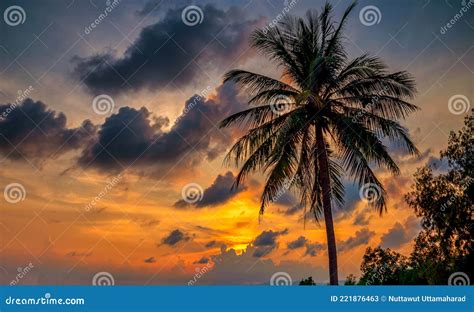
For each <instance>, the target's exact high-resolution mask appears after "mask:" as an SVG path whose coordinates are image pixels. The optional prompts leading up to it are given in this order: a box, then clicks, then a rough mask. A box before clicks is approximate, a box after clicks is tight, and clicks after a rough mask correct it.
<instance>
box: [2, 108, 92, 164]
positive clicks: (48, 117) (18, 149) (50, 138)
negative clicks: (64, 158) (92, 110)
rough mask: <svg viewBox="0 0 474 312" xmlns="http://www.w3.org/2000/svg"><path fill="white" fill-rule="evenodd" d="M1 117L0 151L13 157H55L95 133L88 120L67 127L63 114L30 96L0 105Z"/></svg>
mask: <svg viewBox="0 0 474 312" xmlns="http://www.w3.org/2000/svg"><path fill="white" fill-rule="evenodd" d="M12 105H13V106H12ZM0 116H1V117H0V153H2V154H4V155H5V156H6V157H7V158H10V159H15V160H16V159H18V160H20V159H23V158H26V159H28V160H30V159H33V160H36V159H45V158H54V157H56V156H58V155H60V154H63V153H66V152H68V151H71V150H75V149H79V148H81V147H82V146H84V145H86V144H87V142H88V141H89V140H90V139H91V138H92V136H93V135H94V134H95V132H96V127H95V126H94V125H93V124H92V123H91V122H90V121H89V120H85V121H84V122H83V123H82V126H81V127H78V128H67V126H66V125H67V119H66V115H64V114H63V113H61V112H56V111H54V110H52V109H48V107H47V106H46V104H44V103H42V102H40V101H37V102H35V101H33V100H32V99H26V100H25V101H24V102H23V103H22V104H20V105H17V106H14V104H0Z"/></svg>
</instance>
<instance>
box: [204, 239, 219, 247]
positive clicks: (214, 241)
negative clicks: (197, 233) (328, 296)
mask: <svg viewBox="0 0 474 312" xmlns="http://www.w3.org/2000/svg"><path fill="white" fill-rule="evenodd" d="M216 245H217V241H216V240H211V241H209V242H207V243H206V245H204V246H205V247H206V248H212V247H216Z"/></svg>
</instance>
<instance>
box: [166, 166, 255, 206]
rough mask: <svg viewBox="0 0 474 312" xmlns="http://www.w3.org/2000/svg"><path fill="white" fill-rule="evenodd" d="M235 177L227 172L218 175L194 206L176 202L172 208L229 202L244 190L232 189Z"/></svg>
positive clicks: (241, 187) (243, 187)
mask: <svg viewBox="0 0 474 312" xmlns="http://www.w3.org/2000/svg"><path fill="white" fill-rule="evenodd" d="M234 181H235V177H234V175H233V174H232V172H230V171H228V172H227V173H226V174H224V175H220V174H219V175H218V176H217V177H216V179H215V180H214V182H213V183H212V185H211V186H209V187H208V188H207V189H205V190H204V192H203V195H202V199H201V200H200V201H198V202H196V203H194V204H188V203H187V202H186V201H184V200H182V199H181V200H179V201H177V202H176V203H175V204H174V206H175V207H177V208H185V207H189V206H194V207H196V208H203V207H208V206H217V205H220V204H224V203H225V202H227V201H229V200H230V199H231V198H233V197H234V196H235V195H237V194H238V193H240V192H242V191H244V190H245V189H246V187H245V186H239V188H238V189H232V185H233V184H234Z"/></svg>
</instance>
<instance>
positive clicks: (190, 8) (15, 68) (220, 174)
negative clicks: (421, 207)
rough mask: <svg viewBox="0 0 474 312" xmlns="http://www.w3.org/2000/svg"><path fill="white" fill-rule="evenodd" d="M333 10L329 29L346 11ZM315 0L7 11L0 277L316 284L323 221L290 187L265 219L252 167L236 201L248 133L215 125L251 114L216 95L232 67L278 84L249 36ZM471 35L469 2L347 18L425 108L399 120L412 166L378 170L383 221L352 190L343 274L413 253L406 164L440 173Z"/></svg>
mask: <svg viewBox="0 0 474 312" xmlns="http://www.w3.org/2000/svg"><path fill="white" fill-rule="evenodd" d="M331 3H332V4H333V6H334V17H335V18H336V19H338V18H339V17H340V16H341V14H342V12H343V11H344V9H345V8H346V7H347V6H348V5H349V2H348V1H331ZM323 4H324V2H323V1H315V0H310V1H303V0H298V1H293V2H291V1H283V0H281V1H280V0H277V1H264V0H262V1H256V0H253V1H237V0H233V1H193V2H189V1H159V0H143V1H126V0H121V1H115V2H114V1H113V0H109V1H102V0H90V1H77V0H68V1H59V0H58V1H52V0H45V1H41V2H40V1H20V0H11V1H10V0H6V1H5V0H2V2H1V3H0V12H2V17H3V19H1V20H0V55H1V56H0V112H1V113H2V115H0V116H1V117H2V118H0V187H1V189H2V190H3V191H4V192H3V193H4V196H2V197H0V282H1V283H2V284H10V283H11V282H12V281H16V282H17V283H18V284H56V285H63V284H84V285H88V284H91V283H92V282H93V280H97V279H98V278H103V277H104V276H105V277H106V278H109V276H111V277H112V279H113V281H114V283H115V284H116V285H154V284H165V285H167V284H179V285H185V284H189V283H190V281H192V284H194V285H206V284H221V285H222V284H224V285H226V284H250V285H259V284H268V283H269V282H270V280H271V277H272V276H273V275H274V274H275V273H277V272H286V273H287V274H289V275H290V276H291V279H292V280H293V281H295V282H296V281H299V280H301V279H302V278H306V277H308V276H312V277H313V279H314V280H315V281H317V282H318V283H326V282H327V281H328V273H327V250H326V238H325V237H326V236H325V229H324V224H323V223H320V224H318V223H315V222H311V221H306V222H304V220H303V211H302V209H301V207H299V206H298V205H297V200H296V199H295V197H294V196H293V195H292V194H289V193H284V194H281V196H280V198H279V199H278V201H276V202H275V203H273V204H272V205H271V206H270V207H269V209H267V211H266V213H265V215H264V216H263V217H261V218H259V215H258V210H259V195H260V192H261V190H262V185H263V184H262V182H263V177H262V175H261V174H258V173H257V174H255V175H253V176H252V177H250V178H249V179H248V180H247V181H246V182H245V183H244V185H242V186H241V187H240V188H238V189H237V190H234V191H232V192H231V191H229V189H230V187H231V186H232V183H233V180H234V177H235V175H236V174H237V172H238V168H235V167H228V166H226V165H225V164H224V163H223V160H224V156H225V152H226V151H227V150H228V149H229V148H230V147H231V145H232V142H234V141H235V140H236V139H237V138H238V137H239V136H240V135H242V131H241V130H238V129H229V130H227V129H225V130H223V129H219V128H218V127H217V124H218V122H219V121H220V120H222V119H223V118H224V117H226V116H228V115H229V114H231V113H233V112H237V111H240V110H243V109H245V108H246V107H247V104H246V101H247V100H248V95H246V94H245V92H239V90H238V89H237V88H236V87H235V86H234V85H233V84H230V83H227V84H223V82H222V78H223V75H224V74H225V73H226V72H227V71H228V70H230V69H235V68H240V69H246V70H251V71H253V72H258V73H262V74H265V75H269V76H271V77H275V78H279V77H280V74H281V72H280V70H279V68H278V67H276V66H275V65H274V64H272V63H271V62H270V61H268V60H266V59H265V58H263V57H262V56H261V55H259V54H258V53H257V51H255V50H253V49H252V48H251V47H250V46H249V41H248V40H249V35H250V34H251V32H252V31H253V30H255V29H256V28H258V27H265V26H268V25H270V24H271V23H274V22H273V21H274V20H276V19H277V18H278V15H279V14H283V13H285V12H288V13H286V14H292V15H296V16H303V15H304V14H305V12H306V11H307V10H310V9H313V10H318V9H320V8H321V6H322V5H323ZM463 8H464V11H463ZM367 11H368V13H367ZM104 12H107V14H106V16H105V13H104ZM364 12H365V14H364ZM460 12H462V16H461V15H460ZM101 14H102V16H101ZM456 14H457V17H456ZM448 24H449V25H448ZM473 29H474V8H472V6H471V5H470V4H469V0H467V3H466V1H461V0H459V1H458V0H449V1H448V0H446V1H442V0H440V1H431V0H420V1H411V0H410V1H409V0H399V1H375V0H372V1H359V3H358V5H357V7H356V9H355V10H354V12H353V14H352V15H351V16H350V18H349V22H348V26H347V28H346V29H345V47H346V49H347V51H348V53H349V55H350V56H351V57H357V56H359V55H361V54H364V53H369V54H371V55H377V56H379V57H381V58H382V59H383V60H384V61H385V62H386V63H387V64H388V65H389V67H390V69H391V70H392V71H398V70H407V71H409V72H410V73H411V74H412V75H413V76H414V78H415V80H416V84H417V90H418V92H417V95H416V97H415V99H414V100H413V103H414V104H416V105H418V106H419V107H420V108H421V110H420V111H418V112H417V113H415V114H413V115H411V116H410V117H409V118H408V119H407V120H405V121H403V125H404V126H406V127H407V128H408V129H409V132H410V136H411V138H412V139H413V140H414V142H415V143H416V145H417V147H418V149H419V150H420V155H419V156H407V155H404V154H403V153H401V152H400V151H399V150H398V149H397V148H396V147H393V148H392V150H391V152H392V153H393V154H392V155H393V156H394V158H395V159H396V161H397V162H398V164H399V166H400V168H401V174H400V175H399V176H396V177H393V176H391V175H390V174H389V173H387V172H385V171H383V170H377V171H376V172H377V174H378V176H379V177H380V179H381V181H382V182H383V184H384V186H385V188H386V189H387V192H388V212H387V213H386V214H384V215H382V216H379V215H378V214H377V213H376V212H374V211H373V210H372V209H371V208H370V207H369V206H368V204H367V202H366V201H365V200H363V198H361V196H360V195H359V193H360V192H359V191H360V190H359V188H358V186H356V185H353V184H352V182H351V181H350V180H346V181H345V182H344V184H345V186H346V204H345V206H344V207H342V208H340V209H337V210H336V211H335V212H334V217H335V232H336V239H337V245H338V257H339V258H338V259H339V276H340V279H341V280H342V279H344V278H345V277H346V276H347V275H349V274H351V273H353V274H356V275H358V274H359V267H360V263H361V260H362V255H363V253H364V251H365V249H366V248H367V247H369V246H372V247H375V246H379V245H380V246H382V247H389V248H391V249H394V250H396V251H398V252H400V253H402V254H404V255H409V253H410V250H411V247H412V241H413V238H414V237H415V236H416V234H417V233H418V232H419V230H420V224H419V220H418V219H417V217H416V216H415V214H414V211H413V210H412V209H411V208H410V207H408V206H407V204H406V203H405V201H404V194H406V193H407V192H408V191H409V190H410V187H411V184H412V183H413V174H414V172H415V171H416V168H419V167H421V166H423V165H425V164H428V163H429V164H431V165H433V166H436V168H437V170H439V171H443V170H446V164H445V162H443V161H442V160H440V159H439V152H440V151H441V150H442V149H443V148H445V147H446V145H447V139H448V136H449V132H450V131H454V130H458V129H459V128H461V126H462V120H463V118H464V117H465V115H466V113H467V112H468V111H469V109H470V107H471V106H470V105H471V102H472V99H473V88H472V86H473V70H474V49H473V47H474V39H473V38H474V37H473V36H472V33H473ZM12 105H13V106H12ZM26 268H28V269H26ZM104 272H106V273H107V274H105V273H104ZM20 273H21V274H20ZM18 275H21V277H20V278H19V277H18ZM94 277H95V278H94Z"/></svg>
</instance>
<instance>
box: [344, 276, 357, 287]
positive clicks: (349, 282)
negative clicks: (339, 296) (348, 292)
mask: <svg viewBox="0 0 474 312" xmlns="http://www.w3.org/2000/svg"><path fill="white" fill-rule="evenodd" d="M356 284H357V278H356V277H355V275H354V274H349V275H348V276H347V277H346V281H345V282H344V285H346V286H353V285H356Z"/></svg>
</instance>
